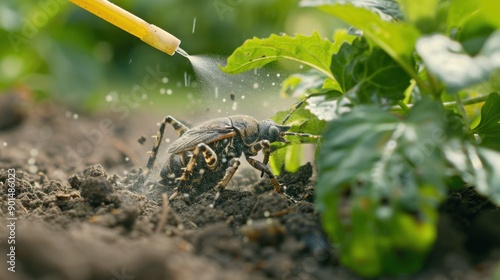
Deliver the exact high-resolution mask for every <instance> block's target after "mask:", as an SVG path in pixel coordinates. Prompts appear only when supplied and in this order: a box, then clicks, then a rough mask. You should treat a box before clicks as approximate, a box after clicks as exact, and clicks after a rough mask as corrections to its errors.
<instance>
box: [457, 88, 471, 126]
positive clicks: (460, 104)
mask: <svg viewBox="0 0 500 280" xmlns="http://www.w3.org/2000/svg"><path fill="white" fill-rule="evenodd" d="M455 106H456V108H457V111H458V113H459V114H460V115H461V116H462V118H463V120H464V123H465V127H466V129H467V132H468V131H469V130H470V121H469V117H467V112H465V106H464V103H463V102H462V99H461V98H460V95H459V94H458V93H457V94H455Z"/></svg>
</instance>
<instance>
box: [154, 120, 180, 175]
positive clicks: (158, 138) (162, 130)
mask: <svg viewBox="0 0 500 280" xmlns="http://www.w3.org/2000/svg"><path fill="white" fill-rule="evenodd" d="M167 123H168V124H171V125H172V126H173V127H174V129H175V132H177V135H179V136H182V134H184V133H185V132H186V131H187V130H188V128H187V127H186V126H185V125H184V124H182V123H181V122H179V121H177V120H176V119H174V118H173V117H172V116H167V117H166V118H165V119H164V120H163V122H162V123H161V125H160V129H159V130H158V133H156V136H154V138H156V140H155V143H154V144H153V149H151V152H150V153H151V155H150V156H149V160H148V163H147V164H146V168H147V170H146V172H149V170H151V169H153V167H154V164H155V161H156V157H157V156H158V149H159V148H160V144H161V141H162V139H163V134H164V133H165V126H166V125H167Z"/></svg>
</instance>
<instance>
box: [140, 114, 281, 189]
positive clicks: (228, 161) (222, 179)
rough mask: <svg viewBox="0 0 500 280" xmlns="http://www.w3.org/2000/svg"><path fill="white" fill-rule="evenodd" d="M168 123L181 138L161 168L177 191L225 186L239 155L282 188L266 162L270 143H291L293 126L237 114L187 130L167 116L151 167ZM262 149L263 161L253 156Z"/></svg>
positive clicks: (151, 158) (149, 162) (276, 187)
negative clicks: (289, 132)
mask: <svg viewBox="0 0 500 280" xmlns="http://www.w3.org/2000/svg"><path fill="white" fill-rule="evenodd" d="M167 123H168V124H171V125H172V126H173V127H174V129H175V130H176V131H177V133H178V135H179V136H180V137H179V138H178V139H177V140H176V141H174V142H173V143H172V144H171V145H170V147H169V149H168V152H169V153H170V154H171V155H170V157H169V159H168V160H167V162H166V163H165V164H164V165H163V167H162V169H161V171H160V176H161V178H162V180H161V183H163V184H168V185H175V186H176V187H177V192H181V193H184V192H187V190H188V188H192V187H196V188H200V187H202V186H205V187H206V188H207V189H206V190H208V189H210V188H213V187H219V188H222V189H223V188H225V186H226V185H227V183H228V182H229V180H230V179H231V177H232V176H233V174H234V173H235V172H236V170H237V168H238V166H239V158H240V157H241V155H242V154H243V155H245V158H246V160H247V161H248V163H249V164H250V165H251V166H253V167H254V168H256V169H258V170H260V171H262V172H263V173H266V174H267V175H268V176H269V179H270V180H271V183H272V184H273V186H274V189H275V191H277V192H281V191H282V190H281V187H280V185H279V183H278V181H277V180H276V179H275V178H274V175H273V174H272V172H271V171H270V170H269V168H268V167H267V162H268V160H269V154H270V143H272V142H288V141H286V140H285V139H284V135H285V133H286V132H287V131H288V130H289V129H290V126H285V125H277V124H276V123H274V122H273V121H271V120H266V121H262V122H259V121H257V120H256V119H254V118H252V117H250V116H245V115H235V116H230V117H223V118H217V119H214V120H210V121H206V122H204V123H202V124H200V125H198V126H195V127H193V128H191V129H188V128H187V127H186V126H185V125H183V124H182V123H180V122H179V121H177V120H175V119H174V118H173V117H171V116H168V117H167V118H165V120H164V121H163V122H162V125H161V126H160V130H159V132H158V135H157V136H156V138H157V139H156V142H155V144H154V146H153V150H152V154H151V157H150V159H149V161H148V165H147V168H148V169H152V168H153V166H154V162H155V160H156V156H157V154H158V148H159V146H160V143H161V141H162V138H163V133H164V129H165V126H166V124H167ZM261 150H262V151H263V153H264V160H263V161H262V162H260V161H257V160H255V159H253V158H251V157H253V156H256V155H257V154H258V152H259V151H261ZM206 190H201V191H206Z"/></svg>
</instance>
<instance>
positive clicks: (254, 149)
mask: <svg viewBox="0 0 500 280" xmlns="http://www.w3.org/2000/svg"><path fill="white" fill-rule="evenodd" d="M260 150H262V151H263V152H264V159H263V160H262V163H263V164H264V165H267V163H268V162H269V155H270V154H271V143H269V141H268V140H261V141H259V142H257V143H255V144H253V145H252V146H251V147H250V151H249V154H250V155H252V156H256V155H257V154H258V153H259V152H260ZM262 176H264V172H262V173H261V174H260V177H262Z"/></svg>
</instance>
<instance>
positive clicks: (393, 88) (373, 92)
mask: <svg viewBox="0 0 500 280" xmlns="http://www.w3.org/2000/svg"><path fill="white" fill-rule="evenodd" d="M331 71H332V73H333V75H334V76H335V79H336V80H337V81H338V83H339V84H340V87H341V88H342V90H343V92H344V93H345V94H347V96H348V97H349V98H350V99H351V100H352V101H354V103H361V104H380V105H385V106H388V105H393V104H395V103H397V102H398V101H399V100H401V99H403V98H404V91H405V89H406V88H407V87H408V86H409V85H410V80H411V77H410V76H409V75H408V74H407V73H406V72H405V71H404V69H402V68H401V66H400V65H399V64H398V63H397V62H396V61H395V60H394V59H392V58H391V57H390V56H389V55H388V54H387V53H385V52H384V51H383V50H382V49H380V48H378V47H375V48H372V49H370V48H369V46H368V45H367V44H365V43H364V41H363V40H360V39H357V40H355V41H354V42H353V43H352V44H347V43H344V44H343V45H342V47H341V48H340V50H339V52H338V53H337V54H334V55H333V56H332V63H331Z"/></svg>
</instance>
